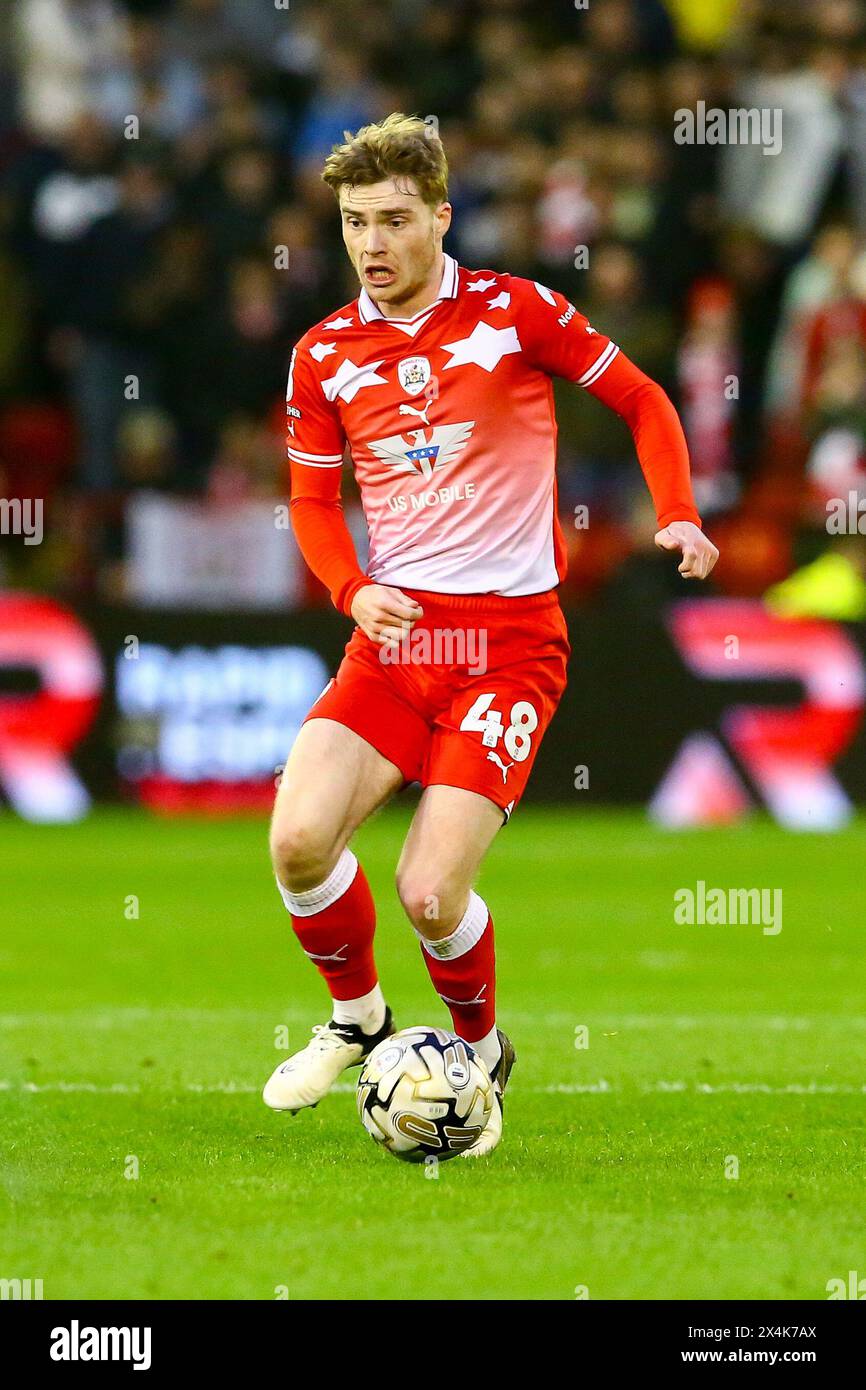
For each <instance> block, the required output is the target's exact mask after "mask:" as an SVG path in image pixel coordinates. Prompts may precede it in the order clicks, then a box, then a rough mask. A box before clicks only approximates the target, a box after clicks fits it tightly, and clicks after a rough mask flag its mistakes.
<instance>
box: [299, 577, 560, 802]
mask: <svg viewBox="0 0 866 1390" xmlns="http://www.w3.org/2000/svg"><path fill="white" fill-rule="evenodd" d="M401 591H402V592H403V593H405V594H407V595H408V596H409V597H410V598H414V599H417V601H418V603H419V604H420V605H421V607H422V608H423V610H424V616H423V618H421V619H419V621H418V622H417V623H416V624H415V626H414V627H413V628H412V630H411V632H409V633H407V634H406V636H405V637H404V639H403V641H402V642H401V644H400V646H399V647H397V648H392V649H391V650H387V649H385V648H383V647H381V646H379V645H378V644H377V643H375V642H372V641H371V640H370V638H369V637H367V636H366V635H365V634H364V633H363V632H362V631H361V629H360V628H359V627H356V628H355V631H354V632H353V634H352V636H351V638H350V639H349V642H348V644H347V646H346V654H345V656H344V657H343V660H342V662H341V663H340V667H339V670H338V671H337V674H336V676H335V677H334V679H333V680H332V681H331V682H330V684H329V685H327V686H326V687H325V689H324V691H323V692H322V694H321V695H320V696H319V698H318V699H317V700H316V701H315V703H314V704H313V706H312V708H311V710H310V712H309V714H308V715H307V719H334V720H336V722H337V723H338V724H344V725H345V726H346V728H347V729H353V730H354V732H355V733H356V734H359V735H360V736H361V738H363V739H365V740H366V742H367V743H370V744H372V746H373V747H374V748H375V749H376V750H377V751H378V752H379V753H381V754H382V756H383V757H384V758H387V759H388V761H389V762H392V763H394V764H395V765H396V766H397V767H398V768H399V769H400V771H401V772H402V774H403V777H404V779H405V781H406V782H420V783H421V785H422V786H423V787H430V786H442V785H444V786H448V787H464V788H465V789H466V790H467V791H473V792H478V793H479V794H480V795H481V796H486V797H487V798H488V799H489V800H490V801H493V802H495V803H496V805H497V806H499V807H501V808H502V810H503V812H504V813H505V818H506V820H507V819H508V816H509V815H510V814H511V811H512V810H513V808H514V806H515V805H516V804H517V802H518V801H519V800H520V798H521V796H522V795H523V792H524V789H525V787H526V783H527V781H528V779H529V773H530V770H531V768H532V764H533V762H534V761H535V755H536V753H537V752H538V747H539V744H540V743H541V740H542V738H543V736H544V733H545V730H546V729H547V726H548V724H549V723H550V720H551V719H552V717H553V713H554V711H555V709H556V707H557V705H558V704H559V701H560V698H561V696H562V692H563V690H564V689H565V681H566V666H567V662H568V658H569V656H570V654H571V648H570V646H569V643H568V631H567V628H566V624H565V618H564V617H563V614H562V609H561V608H560V606H559V598H558V595H557V592H556V590H555V589H551V590H550V591H548V592H547V593H544V594H529V595H526V596H525V597H523V598H503V597H500V596H498V595H495V594H432V593H426V592H424V591H422V590H420V589H403V588H402V586H401Z"/></svg>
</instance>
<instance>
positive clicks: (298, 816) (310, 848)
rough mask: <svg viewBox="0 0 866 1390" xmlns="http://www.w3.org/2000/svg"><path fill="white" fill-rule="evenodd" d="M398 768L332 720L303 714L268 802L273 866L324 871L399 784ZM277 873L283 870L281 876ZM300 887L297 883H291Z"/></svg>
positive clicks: (290, 872) (294, 870) (300, 871)
mask: <svg viewBox="0 0 866 1390" xmlns="http://www.w3.org/2000/svg"><path fill="white" fill-rule="evenodd" d="M402 783H403V774H402V773H401V771H400V769H399V768H398V767H395V765H394V764H393V763H391V762H389V761H388V759H387V758H384V757H383V756H382V754H381V753H378V752H377V751H376V749H375V748H373V747H372V745H371V744H369V743H367V742H366V740H365V739H363V738H361V737H360V735H358V734H356V733H354V732H353V730H351V729H347V728H346V727H345V725H343V724H338V723H337V722H336V720H333V719H309V720H307V722H306V723H305V724H303V725H302V727H301V730H300V732H299V734H298V736H297V738H296V739H295V742H294V744H293V746H292V751H291V753H290V754H289V759H288V762H287V763H286V766H285V769H284V771H283V776H282V779H281V781H280V786H279V790H278V792H277V796H276V801H275V803H274V813H273V817H272V821H271V837H270V843H271V855H272V857H273V860H274V864H275V867H276V868H277V871H278V872H280V871H281V870H282V871H283V873H284V874H288V875H297V876H299V877H303V875H304V874H305V873H307V874H312V875H313V883H312V884H311V885H310V886H314V885H315V882H316V881H318V880H317V878H316V875H319V876H320V875H321V873H322V871H324V872H325V873H327V872H330V869H331V868H332V867H333V865H334V864H335V863H336V862H337V859H338V858H339V856H340V853H341V852H342V850H343V849H344V848H345V846H346V844H347V843H348V841H349V840H350V839H351V837H352V835H353V834H354V832H355V831H356V830H357V828H358V826H359V825H361V824H362V822H363V821H365V820H366V819H367V817H368V816H369V815H371V814H372V813H373V811H375V810H377V809H378V807H380V806H382V805H384V803H385V802H386V801H387V800H388V799H389V797H391V796H392V795H393V793H394V792H395V791H397V790H398V789H399V787H400V786H402ZM281 876H283V875H281ZM290 886H293V887H297V888H298V891H301V886H300V884H299V883H293V884H292V885H290Z"/></svg>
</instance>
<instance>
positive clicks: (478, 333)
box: [442, 320, 520, 372]
mask: <svg viewBox="0 0 866 1390" xmlns="http://www.w3.org/2000/svg"><path fill="white" fill-rule="evenodd" d="M442 351H443V352H450V353H451V354H452V356H451V361H450V362H446V363H445V366H444V368H443V371H446V372H447V371H448V369H449V367H464V366H466V365H468V364H469V363H470V362H474V363H475V365H476V366H477V367H482V368H483V369H484V371H485V372H492V371H493V370H494V368H495V367H498V366H499V363H500V362H501V361H502V359H503V357H507V356H508V354H509V353H510V352H520V339H519V338H518V336H517V329H516V328H514V327H513V326H509V327H508V328H491V326H490V324H489V323H484V321H483V320H479V322H478V323H476V325H475V327H474V328H473V330H472V332H471V333H470V334H469V337H468V338H458V339H457V341H456V342H454V343H443V344H442Z"/></svg>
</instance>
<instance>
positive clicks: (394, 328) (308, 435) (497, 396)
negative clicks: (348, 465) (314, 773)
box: [286, 255, 698, 596]
mask: <svg viewBox="0 0 866 1390" xmlns="http://www.w3.org/2000/svg"><path fill="white" fill-rule="evenodd" d="M444 262H445V264H444V272H443V277H442V283H441V287H440V291H439V296H438V298H437V299H436V300H435V302H434V303H433V304H431V305H429V306H428V307H427V308H425V309H422V310H420V311H419V312H418V313H417V314H415V315H413V316H412V317H411V318H405V319H398V318H386V317H385V316H384V315H383V314H382V313H381V311H380V310H379V309H378V308H377V306H376V304H375V303H374V302H373V300H372V299H371V297H370V296H369V294H368V293H367V291H366V290H365V289H362V290H361V293H360V295H359V297H358V298H357V299H355V300H353V301H352V303H350V304H347V305H345V306H344V307H343V308H342V309H340V310H338V311H337V313H335V314H332V315H331V316H330V317H329V318H327V319H325V320H323V321H322V322H321V323H319V324H317V325H316V326H315V328H312V329H310V331H309V332H308V333H305V334H304V336H303V338H302V339H301V340H300V342H299V343H298V344H297V346H296V348H295V350H294V352H293V354H292V363H291V368H290V372H289V382H288V389H287V396H286V402H287V411H288V423H289V440H288V454H289V458H290V460H291V464H292V493H293V498H295V497H298V496H300V497H305V498H316V499H319V500H321V501H328V500H333V499H336V498H337V497H338V496H339V482H340V471H341V466H342V461H343V455H344V450H345V447H346V445H347V444H348V447H349V450H350V453H351V457H352V462H353V465H354V470H355V475H356V478H357V480H358V485H359V489H360V494H361V501H362V505H363V508H364V514H365V517H366V521H367V527H368V530H369V535H370V552H369V561H368V565H367V571H366V572H367V575H368V576H369V578H370V579H372V580H373V581H375V582H377V583H381V584H393V585H396V586H397V587H406V588H414V589H424V590H430V591H434V592H437V593H443V594H449V593H451V594H458V593H496V594H502V595H506V596H517V595H521V594H533V593H540V592H543V591H546V590H548V589H551V588H553V587H554V586H555V585H556V584H557V583H558V582H559V581H560V580H561V579H562V578H563V577H564V574H565V544H564V540H563V537H562V533H561V530H560V527H559V523H558V520H557V512H556V433H557V430H556V419H555V415H554V407H553V387H552V382H551V377H553V376H560V377H564V378H566V379H567V380H569V381H573V382H575V383H576V384H577V385H579V386H584V387H589V388H593V387H597V383H601V382H602V380H603V378H604V376H605V373H607V372H608V370H609V369H610V368H611V366H612V364H614V362H615V361H616V359H617V357H618V355H619V356H621V355H620V354H619V349H618V348H617V346H616V344H614V343H612V342H611V341H610V339H608V338H606V337H605V336H604V334H602V333H599V332H596V330H595V329H594V328H593V327H592V326H591V325H590V324H589V323H588V322H587V320H586V318H584V316H583V315H582V314H581V313H579V312H578V310H577V309H576V308H575V307H574V305H573V304H571V303H569V301H568V300H567V299H565V297H564V296H563V295H561V294H559V293H558V292H556V291H554V290H550V289H548V288H547V287H546V286H545V285H541V284H539V283H538V282H533V281H531V280H525V279H522V278H520V277H519V276H514V275H506V274H498V273H496V272H495V271H488V270H466V269H465V268H464V267H461V266H458V264H457V262H456V261H455V260H454V259H453V257H451V256H449V255H446V256H445V258H444ZM621 360H622V361H623V363H625V362H626V359H622V358H621ZM631 370H632V373H633V376H634V378H635V379H634V380H633V379H632V377H625V376H623V380H622V382H621V383H620V392H621V394H622V395H623V396H624V397H625V396H628V397H631V396H632V395H635V399H637V397H638V396H639V395H640V391H641V387H642V384H643V383H646V384H647V385H648V386H649V387H650V388H652V390H653V391H655V392H658V394H659V395H660V396H661V397H662V398H663V399H664V400H665V403H666V404H667V406H668V409H669V410H670V413H671V415H672V416H673V419H674V422H676V416H675V414H674V412H673V408H672V407H670V405H669V402H666V398H664V396H663V393H662V392H661V391H660V388H658V387H655V386H654V384H653V383H651V382H649V379H648V378H645V377H643V374H642V373H638V372H637V369H635V368H632V369H631ZM637 378H639V379H640V380H639V381H638V380H637ZM597 389H598V394H599V395H601V396H602V399H604V398H605V397H604V395H603V393H602V390H601V389H600V388H597ZM608 403H610V404H614V408H616V409H620V406H619V404H618V403H616V402H613V401H609V402H608ZM621 413H623V414H624V415H626V418H628V412H627V410H626V409H625V408H623V409H622V411H621ZM642 419H645V417H642ZM629 423H632V421H631V420H630V421H629ZM634 427H635V426H634V425H633V428H634ZM676 429H677V431H678V433H679V437H680V439H681V435H682V432H681V431H680V430H679V427H678V425H677V426H676ZM666 430H667V433H666V434H665V435H664V438H663V440H662V444H663V445H664V447H663V448H662V450H661V454H662V456H663V468H665V469H666V468H667V467H668V461H669V456H670V473H671V480H672V482H671V486H667V485H666V486H665V487H664V488H662V491H664V492H665V493H666V497H667V500H666V501H665V503H664V504H663V508H664V509H666V510H667V511H668V512H669V513H670V514H669V515H667V516H666V517H665V519H664V521H662V524H667V521H669V520H673V519H675V517H674V515H673V513H676V519H686V520H698V518H697V513H696V512H695V511H694V505H693V503H692V499H691V494H690V491H689V488H688V482H687V478H688V470H687V462H686V467H685V477H686V483H685V489H683V481H682V471H683V470H682V461H681V460H680V459H674V457H673V456H674V454H676V452H677V447H679V446H678V445H677V444H676V441H674V444H675V445H676V447H668V445H670V443H671V441H670V438H669V435H670V422H669V421H667V420H666ZM636 441H637V442H638V443H639V441H638V436H637V435H636ZM639 452H640V448H639ZM682 454H683V457H684V458H686V459H687V456H686V455H685V446H684V444H683V445H682ZM641 461H642V463H645V460H644V458H643V455H642V457H641ZM645 466H646V465H645ZM669 503H672V505H668V504H669Z"/></svg>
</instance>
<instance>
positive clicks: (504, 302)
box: [487, 290, 511, 309]
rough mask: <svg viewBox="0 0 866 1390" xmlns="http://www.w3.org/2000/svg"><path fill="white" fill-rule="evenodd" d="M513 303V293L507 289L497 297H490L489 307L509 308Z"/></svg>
mask: <svg viewBox="0 0 866 1390" xmlns="http://www.w3.org/2000/svg"><path fill="white" fill-rule="evenodd" d="M510 303H511V295H510V294H509V293H508V291H507V290H503V291H502V293H501V294H498V295H497V296H496V298H495V299H488V301H487V307H488V309H507V308H508V307H509V305H510Z"/></svg>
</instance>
